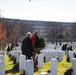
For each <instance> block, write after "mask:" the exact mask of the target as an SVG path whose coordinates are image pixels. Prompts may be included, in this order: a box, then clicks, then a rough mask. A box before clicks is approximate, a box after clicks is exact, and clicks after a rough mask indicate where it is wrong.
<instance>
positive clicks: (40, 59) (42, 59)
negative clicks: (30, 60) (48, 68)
mask: <svg viewBox="0 0 76 75" xmlns="http://www.w3.org/2000/svg"><path fill="white" fill-rule="evenodd" d="M43 64H44V57H43V54H39V55H38V68H39V69H42V68H43Z"/></svg>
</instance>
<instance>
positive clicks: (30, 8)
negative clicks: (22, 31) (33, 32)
mask: <svg viewBox="0 0 76 75" xmlns="http://www.w3.org/2000/svg"><path fill="white" fill-rule="evenodd" d="M0 10H1V11H0V14H1V17H5V18H13V19H24V20H40V21H62V22H74V21H76V0H31V2H29V0H0Z"/></svg>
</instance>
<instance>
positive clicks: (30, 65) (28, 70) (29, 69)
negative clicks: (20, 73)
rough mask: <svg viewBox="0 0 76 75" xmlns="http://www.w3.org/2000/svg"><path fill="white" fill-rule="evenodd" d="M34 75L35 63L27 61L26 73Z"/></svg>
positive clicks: (26, 74)
mask: <svg viewBox="0 0 76 75" xmlns="http://www.w3.org/2000/svg"><path fill="white" fill-rule="evenodd" d="M33 73H34V61H33V60H26V72H25V75H33Z"/></svg>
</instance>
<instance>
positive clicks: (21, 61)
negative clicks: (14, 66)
mask: <svg viewBox="0 0 76 75" xmlns="http://www.w3.org/2000/svg"><path fill="white" fill-rule="evenodd" d="M25 62H26V56H25V55H20V58H19V71H23V70H25V68H26V65H25Z"/></svg>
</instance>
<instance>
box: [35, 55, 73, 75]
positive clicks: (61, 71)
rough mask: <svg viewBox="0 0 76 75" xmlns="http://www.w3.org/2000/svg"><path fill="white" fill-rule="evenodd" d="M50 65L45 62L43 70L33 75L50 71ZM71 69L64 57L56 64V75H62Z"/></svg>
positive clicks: (70, 64) (69, 63)
mask: <svg viewBox="0 0 76 75" xmlns="http://www.w3.org/2000/svg"><path fill="white" fill-rule="evenodd" d="M50 63H51V62H46V63H44V68H43V69H39V70H38V71H36V72H34V75H39V74H40V73H41V72H47V71H48V70H50ZM70 67H72V63H71V62H66V56H65V57H64V59H63V61H62V62H58V74H57V75H64V73H65V72H66V70H67V69H69V68H70Z"/></svg>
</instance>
